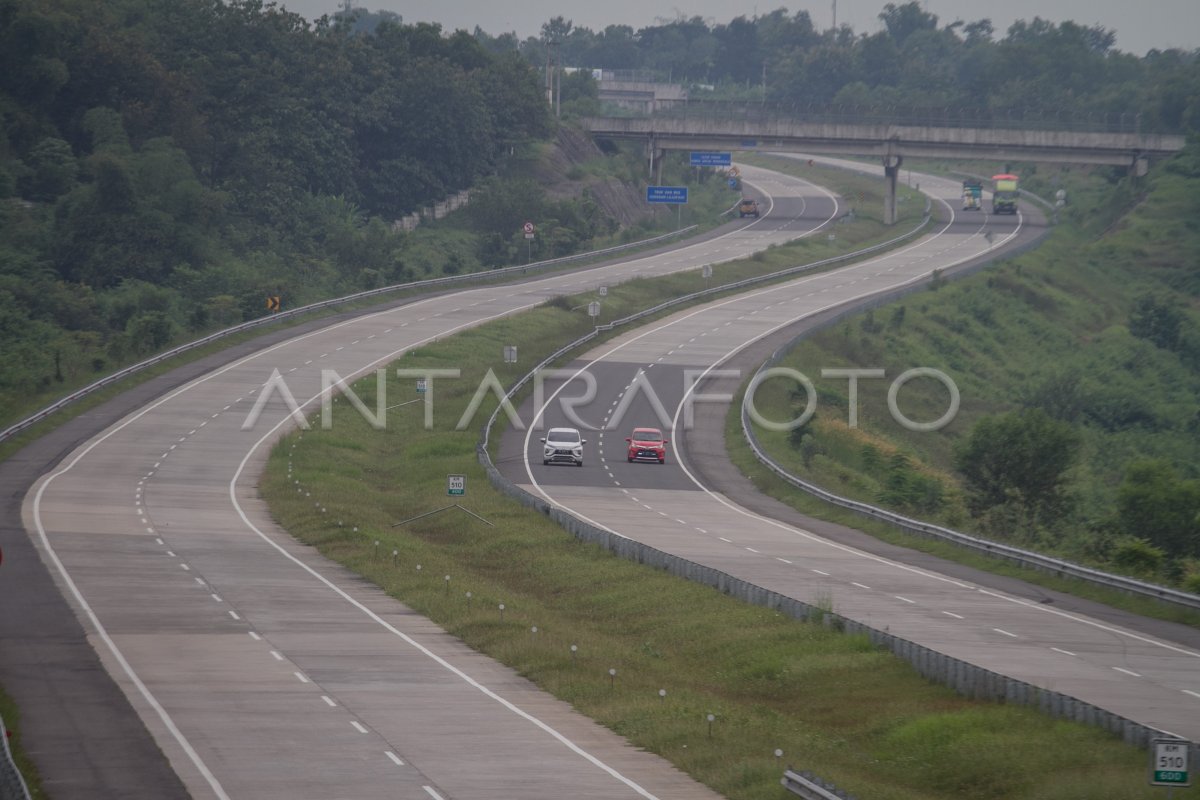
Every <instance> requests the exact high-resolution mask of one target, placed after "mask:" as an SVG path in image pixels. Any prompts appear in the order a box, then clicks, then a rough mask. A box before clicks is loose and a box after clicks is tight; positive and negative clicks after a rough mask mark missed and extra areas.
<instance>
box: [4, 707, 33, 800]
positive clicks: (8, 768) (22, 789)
mask: <svg viewBox="0 0 1200 800" xmlns="http://www.w3.org/2000/svg"><path fill="white" fill-rule="evenodd" d="M0 800H30V797H29V787H28V786H26V785H25V779H24V778H22V777H21V771H20V770H19V769H17V764H16V762H15V761H13V755H12V750H11V749H9V746H8V728H6V727H5V726H4V720H3V719H2V718H0Z"/></svg>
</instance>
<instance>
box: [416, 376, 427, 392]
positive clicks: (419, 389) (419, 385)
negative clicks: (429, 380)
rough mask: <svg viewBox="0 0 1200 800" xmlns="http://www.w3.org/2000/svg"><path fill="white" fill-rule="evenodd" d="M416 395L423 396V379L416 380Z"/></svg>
mask: <svg viewBox="0 0 1200 800" xmlns="http://www.w3.org/2000/svg"><path fill="white" fill-rule="evenodd" d="M417 394H425V379H424V378H417Z"/></svg>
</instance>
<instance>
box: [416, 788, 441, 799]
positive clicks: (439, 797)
mask: <svg viewBox="0 0 1200 800" xmlns="http://www.w3.org/2000/svg"><path fill="white" fill-rule="evenodd" d="M421 788H422V789H424V790H425V791H426V792H428V793H429V796H430V797H432V798H433V800H446V798H444V797H442V796H441V795H440V794H438V793H437V792H435V791H434V790H433V787H432V786H422V787H421Z"/></svg>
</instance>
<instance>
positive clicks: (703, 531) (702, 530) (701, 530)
mask: <svg viewBox="0 0 1200 800" xmlns="http://www.w3.org/2000/svg"><path fill="white" fill-rule="evenodd" d="M696 530H698V531H700V532H701V533H708V531H706V530H704V528H696Z"/></svg>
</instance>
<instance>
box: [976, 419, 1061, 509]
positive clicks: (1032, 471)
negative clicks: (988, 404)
mask: <svg viewBox="0 0 1200 800" xmlns="http://www.w3.org/2000/svg"><path fill="white" fill-rule="evenodd" d="M1080 443H1081V440H1080V436H1079V433H1078V432H1077V431H1076V430H1075V429H1074V428H1073V427H1072V426H1071V425H1069V424H1067V423H1065V422H1061V421H1059V420H1056V419H1053V418H1052V417H1050V416H1049V415H1048V414H1046V413H1045V412H1044V411H1042V410H1040V409H1030V410H1027V411H1020V412H1011V413H1008V414H1001V415H996V416H989V417H984V418H982V419H980V420H979V421H978V422H977V423H976V424H975V427H974V428H972V429H971V433H970V435H969V436H968V437H967V438H966V439H965V440H964V441H963V442H962V443H961V444H960V445H959V446H958V448H956V450H955V454H954V461H955V466H956V468H957V469H958V472H959V473H960V474H961V475H962V477H963V480H964V482H965V483H966V487H967V491H968V494H969V504H970V507H971V510H972V513H974V514H976V515H979V514H982V513H983V512H985V511H986V510H987V509H989V508H992V507H994V506H999V505H1003V504H1004V503H1007V502H1010V501H1015V502H1016V503H1018V505H1020V506H1021V507H1023V508H1024V510H1025V511H1026V512H1027V513H1029V514H1031V515H1034V516H1042V515H1048V514H1053V513H1055V512H1057V511H1058V510H1060V508H1061V505H1062V503H1063V501H1064V499H1065V497H1064V492H1065V489H1066V483H1067V471H1068V470H1069V469H1070V467H1071V466H1072V464H1074V462H1075V459H1076V458H1077V456H1078V454H1079V448H1080Z"/></svg>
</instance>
